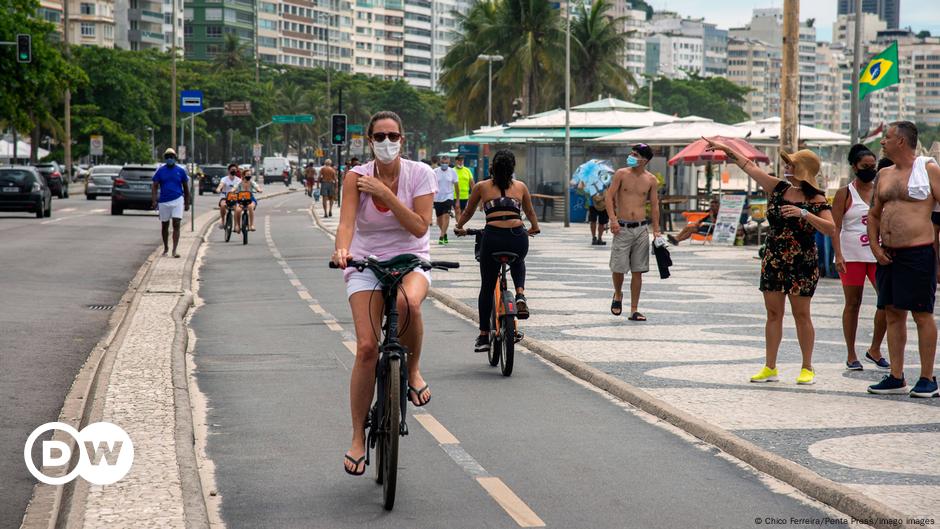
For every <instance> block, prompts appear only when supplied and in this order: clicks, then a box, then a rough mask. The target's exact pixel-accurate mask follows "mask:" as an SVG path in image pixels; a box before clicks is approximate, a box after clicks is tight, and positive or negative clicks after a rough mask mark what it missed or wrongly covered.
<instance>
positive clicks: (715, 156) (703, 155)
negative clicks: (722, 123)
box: [669, 136, 770, 165]
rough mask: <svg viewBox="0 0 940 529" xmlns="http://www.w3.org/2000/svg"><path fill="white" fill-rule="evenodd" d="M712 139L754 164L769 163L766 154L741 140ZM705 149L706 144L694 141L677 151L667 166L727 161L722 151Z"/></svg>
mask: <svg viewBox="0 0 940 529" xmlns="http://www.w3.org/2000/svg"><path fill="white" fill-rule="evenodd" d="M714 139H715V140H717V141H720V142H722V143H726V144H728V145H730V146H732V147H734V148H735V149H736V150H737V151H738V152H740V153H742V154H744V155H745V156H746V157H747V158H748V159H750V160H751V161H753V162H755V163H756V162H761V163H770V158H768V157H767V155H766V154H764V153H763V152H761V151H759V150H757V149H756V148H754V146H752V145H751V144H750V143H748V142H746V141H744V140H743V139H740V138H725V137H723V136H717V137H716V138H714ZM707 148H708V142H706V141H705V140H695V141H693V142H692V143H690V144H689V145H687V146H686V147H685V148H684V149H682V150H681V151H679V154H677V155H675V156H673V157H672V159H670V160H669V165H676V164H677V163H686V164H694V163H699V162H716V163H721V162H724V161H725V160H727V159H728V157H727V156H726V155H725V153H724V152H723V151H717V150H716V151H706V150H705V149H707Z"/></svg>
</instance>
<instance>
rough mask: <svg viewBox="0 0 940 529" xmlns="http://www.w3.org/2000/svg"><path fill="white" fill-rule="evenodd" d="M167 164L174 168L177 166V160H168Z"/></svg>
mask: <svg viewBox="0 0 940 529" xmlns="http://www.w3.org/2000/svg"><path fill="white" fill-rule="evenodd" d="M166 164H167V165H169V166H170V167H173V166H174V165H176V158H167V159H166Z"/></svg>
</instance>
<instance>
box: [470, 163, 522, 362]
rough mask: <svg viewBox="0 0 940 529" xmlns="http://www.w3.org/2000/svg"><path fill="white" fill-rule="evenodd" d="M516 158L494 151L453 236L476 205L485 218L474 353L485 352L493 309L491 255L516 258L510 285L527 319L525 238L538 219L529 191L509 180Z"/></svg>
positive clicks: (496, 267)
mask: <svg viewBox="0 0 940 529" xmlns="http://www.w3.org/2000/svg"><path fill="white" fill-rule="evenodd" d="M515 168H516V158H515V156H513V154H512V152H510V151H508V150H501V151H498V152H497V153H496V154H495V155H494V156H493V166H492V169H491V171H490V174H491V176H492V178H490V179H489V180H484V181H483V182H480V183H479V184H477V185H475V186H473V191H472V192H471V193H470V200H469V202H468V203H467V207H466V208H465V209H464V210H463V214H462V215H461V217H460V220H459V221H458V222H457V225H456V226H455V227H454V233H455V234H457V235H465V234H466V230H465V229H463V226H464V224H466V223H467V222H468V221H470V218H471V217H473V213H474V212H475V211H476V209H477V205H478V204H480V202H482V203H483V212H484V214H485V215H486V228H484V235H483V241H482V242H481V244H480V276H481V277H482V283H481V285H480V297H479V303H478V308H479V311H480V336H478V337H477V340H476V343H475V345H474V350H475V351H477V352H485V351H487V350H488V349H489V346H490V342H489V332H490V312H491V311H492V310H493V290H494V287H495V286H496V277H497V276H498V275H499V266H500V265H499V263H498V262H497V261H496V260H494V259H493V257H492V256H493V253H495V252H512V253H515V254H517V255H518V256H519V258H518V259H516V261H515V262H514V263H512V265H511V266H510V272H511V275H512V282H513V285H515V287H516V310H517V317H518V318H519V319H520V320H524V319H526V318H528V317H529V307H528V305H527V303H526V298H525V256H526V253H528V251H529V236H531V235H535V234H536V233H539V231H540V230H539V219H538V217H537V216H536V215H535V209H534V208H533V207H532V197H531V196H529V188H528V187H526V185H525V184H524V183H522V182H519V181H518V180H514V179H513V172H514V171H515ZM523 211H525V215H526V218H528V219H529V222H530V223H531V227H530V228H529V229H528V230H526V229H525V226H524V225H523V223H522V212H523Z"/></svg>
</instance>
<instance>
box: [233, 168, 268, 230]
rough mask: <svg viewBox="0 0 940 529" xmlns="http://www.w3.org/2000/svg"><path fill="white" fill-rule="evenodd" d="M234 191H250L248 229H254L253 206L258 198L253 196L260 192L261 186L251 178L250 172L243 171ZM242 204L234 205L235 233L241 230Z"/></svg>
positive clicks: (255, 206)
mask: <svg viewBox="0 0 940 529" xmlns="http://www.w3.org/2000/svg"><path fill="white" fill-rule="evenodd" d="M234 191H247V192H249V193H251V202H250V203H249V204H248V231H255V208H257V207H258V199H257V198H255V193H262V192H263V191H262V189H261V186H260V185H259V184H258V182H255V181H253V180H252V179H251V172H250V171H245V173H244V174H243V176H242V180H241V182H239V183H238V186H236V187H235V189H234ZM242 207H243V206H242V205H241V204H236V205H235V233H239V232H241V231H242V230H241V222H242Z"/></svg>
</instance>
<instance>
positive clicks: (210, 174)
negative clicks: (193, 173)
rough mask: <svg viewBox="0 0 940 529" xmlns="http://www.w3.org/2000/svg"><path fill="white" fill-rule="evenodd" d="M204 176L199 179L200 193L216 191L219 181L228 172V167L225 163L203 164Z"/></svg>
mask: <svg viewBox="0 0 940 529" xmlns="http://www.w3.org/2000/svg"><path fill="white" fill-rule="evenodd" d="M201 168H202V174H203V177H202V178H201V179H200V180H199V194H200V195H201V194H203V193H204V192H205V193H214V192H215V188H216V187H218V185H219V182H220V181H221V180H222V179H223V178H225V175H226V174H228V168H226V167H225V166H224V165H203V166H202V167H201Z"/></svg>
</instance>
